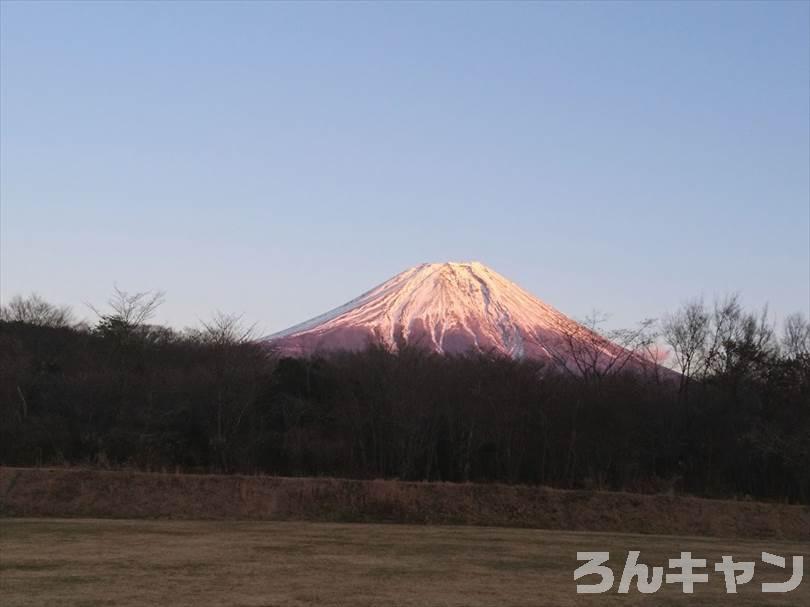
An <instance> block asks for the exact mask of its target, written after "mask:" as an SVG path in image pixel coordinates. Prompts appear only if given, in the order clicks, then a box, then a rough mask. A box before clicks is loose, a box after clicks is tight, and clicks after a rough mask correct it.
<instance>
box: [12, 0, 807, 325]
mask: <svg viewBox="0 0 810 607" xmlns="http://www.w3.org/2000/svg"><path fill="white" fill-rule="evenodd" d="M466 260H478V261H480V262H482V263H484V264H486V265H488V266H490V267H492V268H493V269H495V270H496V271H498V272H500V273H501V274H503V275H505V276H506V277H508V278H510V279H511V280H513V281H515V282H517V283H518V284H520V285H521V286H523V287H524V288H525V289H527V290H528V291H530V292H531V293H533V294H534V295H536V296H538V297H540V298H541V299H543V300H544V301H546V302H547V303H549V304H551V305H553V306H555V307H557V308H558V309H560V310H561V311H563V312H564V313H566V314H568V315H570V316H572V317H575V318H583V317H585V316H586V315H588V314H589V313H591V312H592V311H593V310H599V311H601V312H603V313H606V314H608V315H610V321H609V322H610V324H611V325H613V326H615V327H620V326H621V327H626V326H631V325H633V324H634V323H635V322H637V321H639V320H641V319H643V318H649V317H660V316H661V315H662V314H664V313H666V312H667V311H672V310H674V309H675V308H676V307H677V306H678V305H679V304H680V303H681V302H683V301H684V300H687V299H690V298H693V297H697V296H701V295H702V296H704V297H706V298H707V299H708V300H710V299H711V298H712V297H714V296H715V295H723V294H725V293H730V292H739V293H740V294H741V296H742V298H743V301H744V302H745V303H746V304H747V305H749V306H751V307H760V306H762V305H765V304H768V305H769V309H770V310H771V312H772V314H773V316H774V318H776V319H777V320H778V319H779V318H781V317H783V316H784V315H786V314H788V313H790V312H792V311H797V310H798V311H804V312H805V314H807V313H808V312H810V3H808V2H781V3H780V2H768V3H766V2H757V3H746V2H719V3H712V2H683V3H667V2H648V3H642V2H632V3H608V2H598V3H573V2H571V3H568V2H566V3H554V2H540V3H484V2H481V3H470V4H467V3H461V2H448V3H428V2H424V3H401V4H398V3H317V2H306V3H297V4H285V3H270V2H267V3H262V2H244V3H239V2H229V3H218V2H201V3H193V2H174V3H149V2H121V3H112V2H89V3H71V2H67V1H59V2H55V3H49V2H8V1H3V2H2V4H0V296H2V299H3V301H7V299H8V298H9V297H10V296H12V295H14V294H17V293H29V292H32V291H35V292H37V293H39V294H41V295H42V296H44V297H45V298H46V299H48V300H50V301H52V302H54V303H60V304H70V305H72V306H73V307H74V309H76V311H77V312H79V314H80V315H85V316H87V315H89V311H88V309H87V308H86V306H85V303H92V304H95V305H100V304H103V302H104V301H105V300H106V299H107V298H108V296H109V294H110V293H111V291H112V288H113V285H116V284H117V285H118V286H119V287H120V288H123V289H125V290H128V291H143V290H150V289H161V290H164V291H165V292H166V302H165V304H164V305H163V307H162V308H161V310H160V312H159V314H158V316H157V318H156V319H155V320H156V321H159V322H163V323H167V324H169V325H172V326H175V327H177V328H182V327H185V326H190V325H195V324H197V323H198V322H199V321H200V320H204V319H207V318H209V317H210V316H211V314H212V312H213V311H215V310H221V311H224V312H228V313H235V314H243V315H244V318H245V319H246V320H248V321H249V322H251V323H253V322H255V323H256V325H257V327H258V329H259V330H260V331H261V332H265V333H268V332H272V331H276V330H281V329H283V328H285V327H287V326H289V325H292V324H295V323H297V322H300V321H303V320H306V319H307V318H310V317H312V316H315V315H316V314H319V313H322V312H324V311H326V310H328V309H330V308H333V307H335V306H337V305H340V304H342V303H344V302H346V301H347V300H349V299H351V298H353V297H355V296H357V295H359V294H360V293H361V292H363V291H366V290H368V289H369V288H371V287H373V286H375V285H376V284H379V283H381V282H383V281H384V280H386V279H388V278H389V277H391V276H393V275H394V274H397V273H398V272H400V271H402V270H404V269H406V268H408V267H410V266H413V265H416V264H418V263H422V262H439V261H466Z"/></svg>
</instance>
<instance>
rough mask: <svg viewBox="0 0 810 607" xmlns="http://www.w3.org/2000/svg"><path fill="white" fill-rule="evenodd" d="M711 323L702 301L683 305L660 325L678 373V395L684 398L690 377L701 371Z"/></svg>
mask: <svg viewBox="0 0 810 607" xmlns="http://www.w3.org/2000/svg"><path fill="white" fill-rule="evenodd" d="M710 324H711V319H710V314H709V312H708V311H707V310H706V306H705V304H704V303H703V300H702V299H695V300H692V301H689V302H686V303H685V304H683V305H682V306H681V308H680V309H679V310H678V311H677V312H675V313H674V314H669V315H667V316H666V317H665V318H664V321H663V322H662V335H663V338H664V341H666V343H667V345H668V346H669V347H670V348H671V349H672V354H673V356H674V358H675V362H676V364H677V366H678V371H680V373H681V379H680V392H681V393H682V394H684V395H685V394H687V393H688V391H689V383H690V381H691V380H692V378H693V377H694V376H696V375H699V374H700V373H702V371H703V369H704V366H703V364H704V362H705V354H706V348H707V343H706V342H707V338H708V335H709V328H710Z"/></svg>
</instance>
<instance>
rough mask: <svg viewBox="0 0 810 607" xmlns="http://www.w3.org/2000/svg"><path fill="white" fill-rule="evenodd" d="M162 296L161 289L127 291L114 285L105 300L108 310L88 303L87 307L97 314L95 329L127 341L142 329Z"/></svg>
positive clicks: (152, 314) (161, 301) (155, 309)
mask: <svg viewBox="0 0 810 607" xmlns="http://www.w3.org/2000/svg"><path fill="white" fill-rule="evenodd" d="M164 298H165V293H164V292H163V291H141V292H138V293H129V292H127V291H124V290H123V289H119V288H118V286H117V285H115V286H113V295H112V297H110V299H109V300H107V305H108V306H109V311H107V312H104V311H101V310H99V309H97V308H96V307H94V306H92V305H89V304H88V307H89V308H90V309H91V310H93V312H95V314H96V316H98V324H97V325H96V331H98V332H99V333H102V334H105V335H117V336H118V337H119V339H120V340H121V341H127V340H128V339H129V338H130V337H132V336H133V335H134V334H136V333H138V332H139V331H141V332H142V331H143V329H144V327H145V326H146V323H147V321H148V320H150V319H151V318H152V317H153V316H154V315H155V312H156V311H157V309H158V308H159V307H160V305H161V304H162V303H163V301H164Z"/></svg>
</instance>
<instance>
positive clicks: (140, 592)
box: [0, 518, 810, 607]
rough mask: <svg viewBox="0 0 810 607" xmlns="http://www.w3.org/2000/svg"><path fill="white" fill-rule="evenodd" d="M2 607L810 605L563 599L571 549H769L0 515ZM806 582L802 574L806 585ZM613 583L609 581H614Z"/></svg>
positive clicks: (713, 591)
mask: <svg viewBox="0 0 810 607" xmlns="http://www.w3.org/2000/svg"><path fill="white" fill-rule="evenodd" d="M0 529H1V530H2V533H1V534H0V564H1V565H2V569H1V570H0V604H2V605H4V606H5V607H11V606H19V605H32V606H33V605H36V606H40V605H49V606H57V605H84V606H89V605H124V606H128V605H172V606H173V607H180V606H182V605H194V606H195V607H199V606H201V605H245V606H247V605H251V606H260V605H265V606H270V605H278V606H299V605H325V606H352V607H362V606H371V605H413V606H420V607H421V606H431V605H436V606H439V605H441V606H451V605H458V606H461V605H464V606H487V607H490V606H491V607H496V606H498V607H500V606H507V605H515V606H518V605H519V606H521V607H525V606H530V605H548V606H556V607H565V606H567V605H640V604H642V603H644V604H647V605H651V604H655V605H707V606H708V605H718V604H719V605H726V604H727V605H751V606H754V605H757V606H759V605H785V606H787V605H790V606H796V605H808V604H810V579H805V581H804V583H803V584H802V585H801V586H800V587H799V589H798V590H797V591H795V592H793V593H791V594H785V595H777V594H761V593H760V590H759V584H760V583H761V582H762V581H763V580H767V581H780V580H779V575H780V574H779V571H778V570H777V569H775V568H771V567H769V566H765V565H762V564H759V563H758V565H757V574H756V576H755V578H754V581H753V582H752V583H750V584H748V585H746V586H742V587H741V589H740V594H738V595H736V596H735V595H726V594H725V589H724V585H723V582H722V577H721V575H720V574H717V573H711V575H710V578H709V579H710V581H709V583H708V584H700V585H698V586H697V587H696V591H695V594H693V595H684V594H682V593H681V592H680V587H679V586H673V585H666V584H665V585H664V587H663V589H662V590H661V591H659V592H658V593H657V594H655V595H653V596H652V597H648V596H644V595H640V594H638V592H636V591H635V589H634V590H633V591H632V592H631V593H630V594H629V595H618V594H616V593H615V586H614V590H613V591H612V592H610V593H609V594H603V595H594V596H584V595H577V594H576V593H575V583H574V581H573V571H574V569H575V567H576V566H577V563H576V552H577V551H578V550H608V551H610V552H611V555H612V559H611V563H612V568H613V570H614V572H616V573H617V580H618V576H619V575H620V570H621V565H623V563H624V558H625V556H626V553H627V551H628V550H631V549H636V550H641V555H642V558H641V561H642V562H645V563H647V564H651V565H653V564H657V565H662V564H663V565H666V559H668V558H670V557H673V558H674V557H676V556H678V553H679V552H680V551H681V550H690V551H692V552H693V554H694V555H695V556H698V557H702V558H708V559H710V563H711V562H712V560H713V559H717V558H718V557H719V556H720V555H721V554H731V555H734V556H735V557H738V558H746V559H748V560H755V561H759V556H760V553H761V552H762V550H767V551H770V552H774V553H777V554H783V555H785V556H787V555H789V554H800V553H803V554H805V555H806V556H805V561H806V565H805V568H807V565H808V564H810V563H807V562H808V561H810V552H809V550H810V548H808V546H807V545H805V544H798V543H790V542H784V541H777V540H757V541H744V540H723V539H707V538H698V537H674V536H653V535H624V534H602V533H582V532H566V531H541V530H531V529H508V528H493V527H457V526H454V527H447V526H413V525H369V524H332V523H294V522H267V521H265V522H257V521H253V522H222V521H206V522H199V521H196V522H191V521H187V522H178V521H144V520H137V521H136V520H100V519H19V518H5V519H0ZM805 577H806V578H810V574H808V575H806V576H805ZM617 585H618V581H617Z"/></svg>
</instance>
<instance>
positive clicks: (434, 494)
mask: <svg viewBox="0 0 810 607" xmlns="http://www.w3.org/2000/svg"><path fill="white" fill-rule="evenodd" d="M0 516H16V517H28V516H48V517H84V518H125V519H142V518H147V519H148V518H158V519H165V518H169V519H177V520H182V519H185V520H227V521H234V520H264V521H313V522H316V521H317V522H334V523H347V522H353V523H413V524H431V525H437V524H438V525H476V526H499V527H525V528H535V529H557V530H564V531H600V532H607V533H645V534H661V535H705V536H714V537H736V538H761V539H771V538H773V539H782V540H787V541H805V542H808V543H810V507H808V506H797V505H793V506H789V505H785V504H774V503H762V502H752V501H733V500H709V499H699V498H695V497H688V496H670V495H639V494H633V493H617V492H609V491H562V490H557V489H549V488H547V487H530V486H516V485H496V484H471V483H469V484H460V483H409V482H400V481H394V480H377V481H359V480H348V479H334V478H332V479H330V478H282V477H272V476H239V475H229V476H224V475H211V474H157V473H151V474H150V473H142V472H132V471H101V470H92V469H90V470H80V469H45V468H6V467H0Z"/></svg>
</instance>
